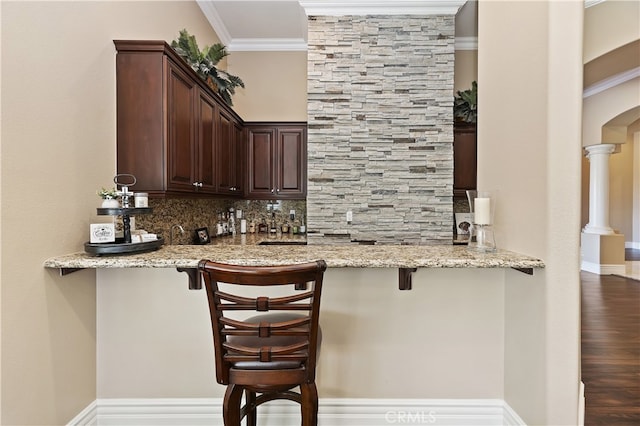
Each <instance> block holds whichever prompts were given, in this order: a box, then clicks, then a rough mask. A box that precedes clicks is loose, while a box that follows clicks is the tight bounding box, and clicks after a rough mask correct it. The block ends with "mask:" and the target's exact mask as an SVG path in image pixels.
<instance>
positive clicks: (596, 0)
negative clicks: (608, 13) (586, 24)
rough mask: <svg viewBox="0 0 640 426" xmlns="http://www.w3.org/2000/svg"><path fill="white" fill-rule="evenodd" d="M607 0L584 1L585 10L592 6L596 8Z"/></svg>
mask: <svg viewBox="0 0 640 426" xmlns="http://www.w3.org/2000/svg"><path fill="white" fill-rule="evenodd" d="M605 1H606V0H584V7H585V9H586V8H588V7H591V6H595V5H596V4H600V3H604V2H605Z"/></svg>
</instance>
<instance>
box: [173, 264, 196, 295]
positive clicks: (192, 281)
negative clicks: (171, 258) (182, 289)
mask: <svg viewBox="0 0 640 426" xmlns="http://www.w3.org/2000/svg"><path fill="white" fill-rule="evenodd" d="M176 269H177V270H178V272H184V273H186V274H187V275H188V276H189V290H200V289H202V281H201V280H200V271H198V269H197V268H176Z"/></svg>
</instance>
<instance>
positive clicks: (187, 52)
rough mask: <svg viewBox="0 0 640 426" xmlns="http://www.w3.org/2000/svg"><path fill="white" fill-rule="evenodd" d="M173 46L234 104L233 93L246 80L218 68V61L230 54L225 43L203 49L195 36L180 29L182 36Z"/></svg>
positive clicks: (223, 96)
mask: <svg viewBox="0 0 640 426" xmlns="http://www.w3.org/2000/svg"><path fill="white" fill-rule="evenodd" d="M171 47H173V48H174V49H175V51H176V52H177V53H178V54H179V55H180V56H182V57H183V58H184V59H185V61H187V63H188V64H189V66H190V67H191V68H192V69H193V70H194V71H195V72H196V73H197V74H198V75H199V76H200V77H201V78H202V79H203V80H204V81H206V82H207V84H208V85H209V86H210V87H211V88H212V89H213V90H215V91H216V92H217V93H218V94H219V95H220V96H221V97H222V99H224V101H225V102H226V103H227V104H229V105H233V102H232V101H231V95H233V94H235V93H236V91H235V88H236V87H238V86H240V87H244V82H243V81H242V80H241V79H240V77H237V76H235V75H231V74H229V73H228V72H226V71H222V70H219V69H218V68H216V65H217V64H218V62H220V61H221V60H222V58H224V57H225V56H227V55H228V53H227V50H226V47H225V46H224V45H223V44H220V43H216V44H214V45H213V46H211V47H209V46H205V47H204V49H202V51H201V50H200V48H198V43H197V42H196V38H195V36H192V35H189V33H188V32H187V30H182V31H180V37H179V38H178V39H177V40H173V41H172V42H171Z"/></svg>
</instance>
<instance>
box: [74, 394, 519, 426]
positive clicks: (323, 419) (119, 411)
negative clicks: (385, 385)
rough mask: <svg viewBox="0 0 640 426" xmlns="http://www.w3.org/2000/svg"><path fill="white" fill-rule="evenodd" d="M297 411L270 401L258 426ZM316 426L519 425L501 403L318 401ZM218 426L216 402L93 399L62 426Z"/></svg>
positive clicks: (284, 422) (275, 425) (291, 418)
mask: <svg viewBox="0 0 640 426" xmlns="http://www.w3.org/2000/svg"><path fill="white" fill-rule="evenodd" d="M299 410H300V408H299V405H297V404H295V403H291V402H288V401H271V402H269V403H267V404H265V405H263V406H261V407H260V408H259V412H260V414H259V419H260V421H259V423H260V425H261V426H290V425H291V426H298V425H299V424H300V414H299V413H300V411H299ZM318 424H319V425H320V426H388V425H402V424H412V425H468V426H486V425H506V426H519V425H525V423H524V421H523V420H522V419H521V418H520V417H519V416H518V414H517V413H516V412H515V411H513V410H512V409H511V407H510V406H509V405H508V404H507V403H506V402H505V401H503V400H501V399H320V407H319V410H318ZM170 425H171V426H204V425H208V426H211V425H214V426H223V423H222V400H221V399H220V398H175V399H173V398H171V399H160V398H159V399H98V400H96V401H94V402H93V403H91V404H90V405H89V406H88V407H87V408H85V409H84V410H83V411H82V412H81V413H79V414H78V415H77V416H76V417H75V418H74V419H73V420H71V422H69V423H68V426H170Z"/></svg>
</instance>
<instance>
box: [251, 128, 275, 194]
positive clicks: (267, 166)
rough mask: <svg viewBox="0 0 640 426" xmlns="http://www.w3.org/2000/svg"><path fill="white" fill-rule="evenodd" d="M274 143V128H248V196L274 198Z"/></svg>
mask: <svg viewBox="0 0 640 426" xmlns="http://www.w3.org/2000/svg"><path fill="white" fill-rule="evenodd" d="M275 145H276V129H275V128H273V127H256V128H250V129H249V130H248V136H247V158H248V162H247V168H248V170H247V182H246V191H247V197H248V198H262V199H265V198H274V196H275V182H274V177H275V161H274V160H275V158H274V155H275Z"/></svg>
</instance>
